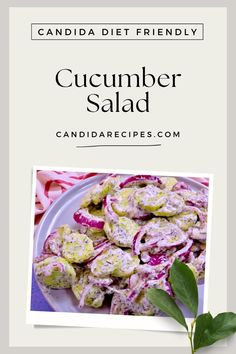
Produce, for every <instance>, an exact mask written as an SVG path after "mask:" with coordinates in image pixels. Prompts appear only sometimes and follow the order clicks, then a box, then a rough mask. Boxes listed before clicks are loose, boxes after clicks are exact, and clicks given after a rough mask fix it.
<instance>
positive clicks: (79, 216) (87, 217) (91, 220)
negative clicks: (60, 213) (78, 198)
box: [73, 209, 104, 230]
mask: <svg viewBox="0 0 236 354" xmlns="http://www.w3.org/2000/svg"><path fill="white" fill-rule="evenodd" d="M73 218H74V220H75V221H76V222H77V223H78V224H80V225H82V226H89V227H93V228H96V229H98V230H102V229H103V226H104V220H103V219H102V218H98V217H97V216H94V215H91V214H89V212H88V210H86V209H78V210H77V211H76V212H75V213H74V215H73Z"/></svg>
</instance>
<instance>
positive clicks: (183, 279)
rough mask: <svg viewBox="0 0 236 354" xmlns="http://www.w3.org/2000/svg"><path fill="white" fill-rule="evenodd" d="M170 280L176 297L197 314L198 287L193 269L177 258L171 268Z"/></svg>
mask: <svg viewBox="0 0 236 354" xmlns="http://www.w3.org/2000/svg"><path fill="white" fill-rule="evenodd" d="M170 282H171V286H172V289H173V290H174V293H175V295H176V297H177V298H178V299H179V300H180V301H181V302H182V303H183V304H184V305H185V306H187V307H188V309H189V310H190V311H191V312H192V313H193V315H194V317H196V316H197V311H198V288H197V283H196V280H195V277H194V274H193V272H192V271H191V269H190V268H189V267H188V266H187V265H186V264H184V263H182V262H180V261H178V260H177V259H176V260H175V261H174V263H173V264H172V266H171V269H170Z"/></svg>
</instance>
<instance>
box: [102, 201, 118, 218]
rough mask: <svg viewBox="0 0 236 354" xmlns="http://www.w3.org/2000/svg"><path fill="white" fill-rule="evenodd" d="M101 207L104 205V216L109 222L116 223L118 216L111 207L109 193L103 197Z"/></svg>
mask: <svg viewBox="0 0 236 354" xmlns="http://www.w3.org/2000/svg"><path fill="white" fill-rule="evenodd" d="M103 207H104V211H105V216H106V217H107V219H108V220H109V221H110V222H114V223H116V222H117V221H118V220H119V216H118V215H117V214H116V213H115V212H114V210H113V208H112V198H111V196H110V195H107V196H106V197H105V198H104V201H103Z"/></svg>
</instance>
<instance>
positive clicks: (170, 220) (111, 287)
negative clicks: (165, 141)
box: [33, 174, 208, 316]
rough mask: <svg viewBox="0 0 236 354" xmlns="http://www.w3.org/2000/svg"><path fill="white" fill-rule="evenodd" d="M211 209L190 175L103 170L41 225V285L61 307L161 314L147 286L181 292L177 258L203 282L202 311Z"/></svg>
mask: <svg viewBox="0 0 236 354" xmlns="http://www.w3.org/2000/svg"><path fill="white" fill-rule="evenodd" d="M207 211H208V188H207V187H206V186H204V185H202V184H200V183H198V182H196V181H195V180H192V179H190V178H185V177H174V176H173V177H172V176H157V175H123V174H97V175H96V176H93V177H91V178H89V179H87V180H85V181H83V182H81V183H80V184H78V185H75V186H74V187H72V188H71V189H69V190H68V191H66V192H65V193H63V194H62V196H61V197H60V198H58V199H57V200H56V201H55V202H54V203H52V205H51V207H50V208H49V209H48V210H47V212H46V213H45V215H44V216H43V218H42V220H41V222H40V224H39V225H38V227H37V230H36V233H35V239H34V259H33V267H34V273H35V277H36V280H37V282H38V285H39V287H40V289H41V291H42V293H43V295H44V297H45V298H46V300H47V301H48V303H49V304H50V305H51V306H52V308H53V309H54V310H55V311H60V312H78V313H100V314H101V313H105V314H112V315H119V314H120V315H139V316H140V315H142V316H162V315H163V314H162V313H161V312H160V311H159V310H158V309H157V308H156V307H154V306H153V305H152V304H151V303H150V302H149V301H148V299H147V296H146V293H147V289H149V288H159V289H163V290H164V291H166V292H167V293H168V294H169V295H171V296H174V294H173V291H172V288H171V283H170V281H169V269H170V267H171V265H172V263H173V262H174V260H175V259H176V258H177V259H179V260H180V261H182V262H184V263H186V264H187V265H188V266H189V267H190V269H191V270H192V271H193V273H194V275H195V277H196V279H197V281H198V286H199V294H200V299H199V300H200V301H199V303H200V306H199V311H201V309H202V303H203V289H204V273H205V252H206V238H207ZM186 315H187V314H186Z"/></svg>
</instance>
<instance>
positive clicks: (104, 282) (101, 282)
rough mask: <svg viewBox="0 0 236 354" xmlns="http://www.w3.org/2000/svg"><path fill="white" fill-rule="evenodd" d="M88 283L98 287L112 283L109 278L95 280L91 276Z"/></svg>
mask: <svg viewBox="0 0 236 354" xmlns="http://www.w3.org/2000/svg"><path fill="white" fill-rule="evenodd" d="M89 281H90V283H91V284H93V285H95V286H98V287H107V286H109V285H111V284H112V283H113V279H111V278H104V279H95V278H94V277H93V276H89Z"/></svg>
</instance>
